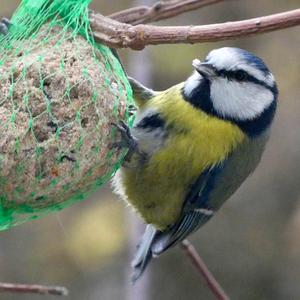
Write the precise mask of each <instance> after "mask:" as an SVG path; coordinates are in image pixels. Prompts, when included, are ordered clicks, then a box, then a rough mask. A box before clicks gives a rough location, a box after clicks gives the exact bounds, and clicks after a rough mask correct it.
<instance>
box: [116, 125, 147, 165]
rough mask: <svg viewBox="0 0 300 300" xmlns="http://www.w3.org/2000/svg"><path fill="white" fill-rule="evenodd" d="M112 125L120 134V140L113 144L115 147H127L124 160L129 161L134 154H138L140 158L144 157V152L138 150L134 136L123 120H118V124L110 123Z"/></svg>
mask: <svg viewBox="0 0 300 300" xmlns="http://www.w3.org/2000/svg"><path fill="white" fill-rule="evenodd" d="M112 125H113V126H115V127H116V128H117V130H118V131H119V132H120V134H121V141H120V142H116V143H114V144H113V146H114V147H117V148H128V152H127V154H126V156H125V162H130V161H131V158H132V156H133V155H134V154H138V155H139V156H140V157H141V158H143V159H144V158H145V154H144V153H142V152H141V151H140V150H139V147H138V143H137V140H136V138H135V137H134V136H133V135H132V134H131V131H130V128H129V127H128V125H127V124H126V123H125V122H124V121H120V122H119V124H116V123H112Z"/></svg>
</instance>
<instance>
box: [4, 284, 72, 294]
mask: <svg viewBox="0 0 300 300" xmlns="http://www.w3.org/2000/svg"><path fill="white" fill-rule="evenodd" d="M3 292H5V293H22V294H40V295H56V296H67V295H68V290H67V289H66V288H65V287H60V286H44V285H38V284H33V285H29V284H16V283H2V282H0V293H3Z"/></svg>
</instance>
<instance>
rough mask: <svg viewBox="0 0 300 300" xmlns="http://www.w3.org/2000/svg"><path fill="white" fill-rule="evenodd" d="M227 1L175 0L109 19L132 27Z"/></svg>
mask: <svg viewBox="0 0 300 300" xmlns="http://www.w3.org/2000/svg"><path fill="white" fill-rule="evenodd" d="M223 1H225V0H173V1H158V2H156V3H155V4H154V5H152V6H145V5H143V6H138V7H133V8H129V9H126V10H123V11H120V12H117V13H114V14H111V15H109V16H108V17H109V18H111V19H114V20H116V21H118V22H122V23H128V24H132V25H137V24H146V23H150V22H154V21H159V20H164V19H169V18H172V17H176V16H178V15H180V14H183V13H185V12H188V11H192V10H196V9H198V8H202V7H205V6H208V5H211V4H215V3H218V2H223Z"/></svg>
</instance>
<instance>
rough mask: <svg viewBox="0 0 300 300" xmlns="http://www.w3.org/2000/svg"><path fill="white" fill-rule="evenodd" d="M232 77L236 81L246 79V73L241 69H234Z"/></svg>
mask: <svg viewBox="0 0 300 300" xmlns="http://www.w3.org/2000/svg"><path fill="white" fill-rule="evenodd" d="M234 78H235V79H236V80H237V81H243V80H245V79H247V73H246V72H245V71H242V70H239V71H236V72H235V74H234Z"/></svg>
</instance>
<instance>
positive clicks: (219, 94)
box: [211, 78, 274, 121]
mask: <svg viewBox="0 0 300 300" xmlns="http://www.w3.org/2000/svg"><path fill="white" fill-rule="evenodd" d="M211 99H212V102H213V106H214V109H215V110H216V111H217V112H218V114H220V115H221V116H223V117H229V118H233V119H237V120H241V121H245V120H252V119H254V118H256V117H258V116H259V115H260V114H261V113H262V112H263V111H264V110H265V109H266V108H267V107H268V106H269V105H270V104H271V103H272V101H273V100H274V96H273V94H272V92H271V91H270V90H268V89H267V88H265V87H263V86H260V85H258V84H255V83H249V82H247V83H240V82H236V81H228V80H227V79H224V78H219V79H215V80H213V81H212V83H211Z"/></svg>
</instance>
